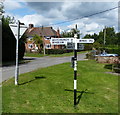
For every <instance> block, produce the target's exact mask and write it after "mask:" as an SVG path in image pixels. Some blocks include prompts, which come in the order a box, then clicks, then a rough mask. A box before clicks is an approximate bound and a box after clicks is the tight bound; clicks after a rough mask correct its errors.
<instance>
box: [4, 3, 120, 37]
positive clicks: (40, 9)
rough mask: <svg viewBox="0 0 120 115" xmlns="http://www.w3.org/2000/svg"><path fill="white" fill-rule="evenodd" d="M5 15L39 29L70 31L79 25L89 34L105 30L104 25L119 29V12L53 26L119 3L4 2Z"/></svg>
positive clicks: (110, 12) (84, 32) (83, 32)
mask: <svg viewBox="0 0 120 115" xmlns="http://www.w3.org/2000/svg"><path fill="white" fill-rule="evenodd" d="M4 6H5V12H6V13H5V15H9V16H14V17H15V19H19V20H20V21H21V22H23V23H25V24H26V25H28V24H30V23H33V24H34V25H35V26H36V27H39V26H42V25H43V26H52V27H53V28H55V29H57V28H60V30H61V31H63V30H70V29H71V28H74V27H75V24H77V25H78V29H79V30H80V32H81V33H82V36H84V35H85V34H93V33H98V32H99V31H101V30H102V29H103V28H104V26H108V27H115V29H116V31H117V30H118V9H115V10H112V11H109V12H106V13H102V14H98V15H95V16H91V17H87V18H82V19H78V20H74V21H70V22H67V23H63V24H59V25H52V24H56V23H59V22H63V21H68V20H72V19H75V18H81V17H84V16H87V15H90V14H94V13H97V12H100V11H103V10H107V9H110V8H113V7H117V6H118V3H117V2H17V1H16V2H15V1H14V2H8V1H6V2H4Z"/></svg>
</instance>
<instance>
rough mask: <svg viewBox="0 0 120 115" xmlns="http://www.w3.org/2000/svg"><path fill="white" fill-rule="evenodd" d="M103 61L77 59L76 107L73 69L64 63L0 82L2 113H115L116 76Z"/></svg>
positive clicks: (116, 105) (116, 101)
mask: <svg viewBox="0 0 120 115" xmlns="http://www.w3.org/2000/svg"><path fill="white" fill-rule="evenodd" d="M104 66H105V64H99V63H96V62H95V61H93V60H88V61H79V62H78V73H77V75H78V77H77V78H78V81H77V89H78V90H79V91H82V93H80V92H78V93H77V96H78V98H77V102H78V105H77V108H76V109H75V108H74V107H73V91H72V90H73V68H70V63H64V64H60V65H55V66H51V67H47V68H42V69H38V70H35V71H33V72H29V73H25V74H21V75H20V76H19V85H18V86H15V85H14V79H10V80H8V81H6V82H4V83H3V86H2V91H3V93H2V97H3V112H4V113H117V112H118V76H115V75H111V74H106V73H105V72H106V71H110V70H107V69H105V68H104Z"/></svg>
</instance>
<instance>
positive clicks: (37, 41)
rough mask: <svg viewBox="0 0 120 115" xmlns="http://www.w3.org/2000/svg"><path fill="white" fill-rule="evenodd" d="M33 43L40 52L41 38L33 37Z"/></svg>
mask: <svg viewBox="0 0 120 115" xmlns="http://www.w3.org/2000/svg"><path fill="white" fill-rule="evenodd" d="M33 41H34V43H35V44H36V45H37V47H38V51H39V52H40V50H41V48H43V40H42V37H41V36H38V35H35V36H34V37H33Z"/></svg>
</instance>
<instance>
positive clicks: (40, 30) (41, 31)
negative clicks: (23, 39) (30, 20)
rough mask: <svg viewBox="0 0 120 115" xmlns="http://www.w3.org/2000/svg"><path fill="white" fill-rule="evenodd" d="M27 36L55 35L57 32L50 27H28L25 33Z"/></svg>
mask: <svg viewBox="0 0 120 115" xmlns="http://www.w3.org/2000/svg"><path fill="white" fill-rule="evenodd" d="M25 34H26V35H27V37H29V36H34V35H39V36H57V32H56V31H55V30H54V29H53V28H52V27H33V28H31V29H30V28H28V29H27V31H26V33H25Z"/></svg>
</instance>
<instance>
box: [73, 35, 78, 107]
mask: <svg viewBox="0 0 120 115" xmlns="http://www.w3.org/2000/svg"><path fill="white" fill-rule="evenodd" d="M74 40H75V49H74V106H76V104H77V102H76V97H77V42H76V40H77V34H75V35H74Z"/></svg>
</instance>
